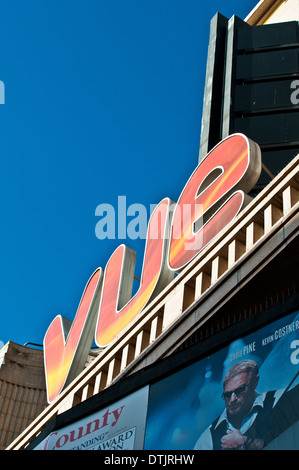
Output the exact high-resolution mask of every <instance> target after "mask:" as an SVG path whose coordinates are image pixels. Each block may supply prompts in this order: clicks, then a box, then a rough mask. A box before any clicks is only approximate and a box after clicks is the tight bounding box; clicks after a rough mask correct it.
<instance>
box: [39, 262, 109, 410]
mask: <svg viewBox="0 0 299 470" xmlns="http://www.w3.org/2000/svg"><path fill="white" fill-rule="evenodd" d="M101 281H102V269H101V268H98V269H97V270H96V271H95V272H94V273H93V274H92V276H91V277H90V279H89V281H88V283H87V285H86V287H85V290H84V292H83V295H82V298H81V301H80V304H79V307H78V310H77V313H76V317H75V319H74V322H73V324H72V323H71V322H70V320H67V319H66V318H64V317H62V316H61V315H57V316H56V317H55V318H54V320H53V321H52V323H51V324H50V326H49V328H48V330H47V332H46V334H45V337H44V363H45V374H46V385H47V395H48V402H49V403H51V402H52V401H53V400H55V398H56V397H57V396H58V395H59V393H60V392H61V391H62V390H63V389H64V388H65V387H66V386H67V385H68V384H69V383H70V382H71V381H72V380H73V379H74V378H75V377H76V376H77V375H78V374H79V373H80V372H81V371H82V370H83V368H84V365H85V363H86V359H87V356H88V352H89V350H90V348H91V345H92V342H93V338H94V329H95V324H96V319H97V312H98V308H99V302H100V300H99V299H100V292H99V291H100V288H101V283H102V282H101Z"/></svg>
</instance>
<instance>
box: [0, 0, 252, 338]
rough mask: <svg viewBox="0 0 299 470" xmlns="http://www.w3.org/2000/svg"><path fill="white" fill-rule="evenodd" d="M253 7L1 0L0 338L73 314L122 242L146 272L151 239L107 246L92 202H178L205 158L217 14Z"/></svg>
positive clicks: (31, 333)
mask: <svg viewBox="0 0 299 470" xmlns="http://www.w3.org/2000/svg"><path fill="white" fill-rule="evenodd" d="M256 3H257V1H252V0H243V1H242V2H239V1H237V0H231V1H227V2H223V1H220V0H217V1H216V0H212V1H210V2H201V1H199V0H188V1H187V2H186V1H182V0H167V1H166V0H151V1H148V0H127V1H124V0H109V1H104V0H97V1H96V0H87V1H86V0H85V1H83V0H80V1H79V0H72V1H70V0H60V1H58V0H51V1H50V0H47V1H46V0H40V1H38V0H27V1H26V2H24V1H21V0H1V2H0V43H1V47H0V80H2V81H3V82H4V85H5V104H4V105H2V106H0V120H1V131H0V214H1V232H0V233H1V235H0V237H1V238H0V240H1V243H0V259H1V279H0V299H1V310H0V312H1V322H0V341H2V342H3V343H6V342H7V341H14V342H16V343H19V344H24V343H26V342H34V343H42V341H43V337H44V334H45V332H46V329H47V328H48V326H49V324H50V323H51V321H52V320H53V318H54V317H55V316H56V315H57V314H62V315H63V316H66V317H67V318H70V319H71V320H72V319H73V318H74V316H75V314H76V310H77V307H78V304H79V301H80V298H81V295H82V292H83V290H84V287H85V285H86V283H87V281H88V279H89V277H90V275H91V274H92V273H93V271H94V270H95V269H96V268H97V267H98V266H101V267H102V268H104V267H105V265H106V262H107V261H108V259H109V257H110V256H111V254H112V252H113V250H114V249H115V248H116V247H117V246H118V245H119V244H120V243H125V244H127V245H128V246H130V247H131V248H133V249H135V250H136V252H137V261H136V274H137V275H140V270H141V267H142V261H143V250H144V240H136V241H133V240H130V239H128V240H118V239H115V240H108V239H106V240H99V239H98V238H97V237H96V233H95V227H96V223H97V222H98V220H99V217H96V215H95V210H96V207H97V206H98V205H99V204H103V203H106V204H111V205H113V206H114V207H115V209H116V210H117V202H118V196H126V203H127V206H130V205H131V204H134V203H139V204H143V205H144V206H146V207H147V208H148V209H149V207H150V204H157V203H158V202H160V200H162V199H163V198H164V197H170V198H171V199H172V200H174V201H176V200H177V198H178V196H179V195H180V193H181V191H182V189H183V187H184V185H185V183H186V181H187V180H188V178H189V176H190V174H191V173H192V172H193V170H194V169H195V167H196V165H197V162H198V150H199V141H200V127H201V115H202V100H203V91H204V82H205V67H206V57H207V47H208V41H209V27H210V20H211V18H212V17H213V16H214V15H215V13H216V12H220V13H222V14H223V15H224V16H226V17H227V18H230V17H231V16H232V15H236V16H238V17H240V18H241V19H244V18H245V17H246V16H247V14H248V13H249V12H250V11H251V10H252V9H253V8H254V6H255V5H256ZM129 220H130V218H128V221H129ZM0 344H1V343H0Z"/></svg>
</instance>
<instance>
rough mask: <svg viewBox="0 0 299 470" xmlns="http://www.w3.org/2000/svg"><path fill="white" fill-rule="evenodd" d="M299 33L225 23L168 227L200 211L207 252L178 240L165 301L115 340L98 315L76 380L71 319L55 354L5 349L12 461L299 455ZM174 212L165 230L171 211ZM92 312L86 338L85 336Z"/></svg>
mask: <svg viewBox="0 0 299 470" xmlns="http://www.w3.org/2000/svg"><path fill="white" fill-rule="evenodd" d="M298 20H299V11H298V3H297V2H296V1H295V0H287V1H283V2H275V1H273V0H268V1H261V2H260V3H258V4H257V6H256V7H255V9H254V10H253V11H252V12H251V13H250V14H249V15H248V17H247V18H246V19H245V20H244V21H243V20H241V19H239V18H237V17H236V16H233V17H232V18H231V19H227V18H225V17H223V16H222V15H220V14H217V15H215V17H214V18H212V20H211V28H210V41H209V49H208V58H207V69H206V85H205V93H204V106H203V116H202V131H201V142H200V151H199V165H198V168H197V169H196V170H195V172H194V173H193V175H191V177H190V180H189V181H188V182H187V183H186V186H185V188H183V190H182V193H181V198H180V199H179V201H178V204H177V205H176V206H174V209H173V218H172V219H171V224H170V228H169V229H170V230H172V232H171V233H174V231H175V227H176V213H177V212H176V211H177V208H178V207H179V203H180V201H182V202H183V201H189V202H190V201H192V200H193V201H194V200H195V199H196V200H197V199H198V198H202V199H200V203H201V204H202V206H204V207H206V210H205V212H204V215H205V218H204V220H203V227H204V228H203V230H202V235H201V241H202V240H203V243H202V245H201V249H200V250H197V251H196V250H193V251H194V253H193V252H192V250H191V253H193V254H191V255H190V253H187V255H186V252H183V251H182V245H181V244H180V241H181V238H179V237H178V238H177V239H176V240H175V241H174V242H173V244H172V242H170V247H168V248H169V249H168V251H167V253H166V255H167V257H168V263H169V265H170V266H172V267H174V268H177V270H176V275H175V276H174V275H173V276H172V278H169V279H166V280H165V276H164V277H163V276H162V277H163V282H164V285H163V288H162V289H160V290H159V291H157V292H155V295H154V296H153V297H152V298H151V300H150V301H149V302H147V303H146V304H145V305H144V306H143V307H142V308H141V309H140V308H139V310H138V312H137V313H136V311H137V310H136V311H135V314H134V315H133V317H132V319H131V320H130V321H125V320H124V322H123V324H121V325H122V326H121V327H119V328H118V330H117V334H112V336H111V329H110V326H111V325H110V324H109V322H108V323H107V322H106V323H105V322H104V321H102V323H101V321H100V320H99V318H101V317H99V318H98V320H97V323H95V322H94V323H91V324H90V325H88V328H87V327H86V328H87V330H88V331H87V330H86V332H85V333H84V334H85V336H86V337H87V336H88V337H89V338H90V337H91V336H93V337H94V336H95V337H96V339H97V344H98V346H99V347H98V348H97V349H93V350H90V351H89V353H88V351H87V353H86V351H85V349H84V346H86V345H85V343H84V344H83V345H81V344H79V343H80V338H81V337H82V336H83V334H81V336H80V335H79V336H78V338H79V339H78V347H77V349H76V351H73V353H74V357H75V359H76V360H75V359H74V360H73V362H72V363H70V366H69V369H68V370H69V371H70V373H69V376H68V378H67V379H66V380H65V381H64V379H62V378H61V377H64V378H66V375H67V374H65V373H64V372H63V367H62V366H64V365H65V363H66V358H65V356H66V355H67V354H66V355H65V356H63V353H61V356H60V362H59V348H61V350H62V351H63V352H64V351H66V349H67V348H68V347H69V346H68V344H67V342H66V343H65V345H64V343H61V335H62V333H61V332H62V329H63V325H62V323H59V320H56V319H55V320H54V321H53V323H52V324H51V326H50V328H49V330H48V332H47V334H46V336H45V341H44V351H43V352H42V351H37V350H36V349H34V348H28V347H26V348H25V347H24V346H19V345H15V344H13V343H9V344H8V345H6V347H5V348H6V349H5V351H3V352H2V356H3V361H4V362H3V364H2V367H1V369H0V380H1V383H2V390H4V385H5V387H6V390H7V391H8V390H9V388H10V389H11V390H15V391H14V392H12V395H11V397H12V396H13V393H14V396H15V401H14V406H12V405H10V404H11V403H12V401H11V400H12V398H11V399H10V404H9V403H8V402H5V396H4V395H5V394H4V393H3V394H2V395H1V399H2V410H4V411H2V412H1V413H2V417H1V426H2V430H6V431H7V429H8V428H9V429H10V430H11V433H12V434H11V435H8V434H7V432H6V431H5V432H6V434H5V432H4V433H3V434H2V435H3V436H7V437H6V439H7V440H6V441H5V442H4V441H2V442H1V445H2V448H6V449H8V450H10V449H12V450H20V449H28V450H33V449H45V450H64V449H74V450H83V449H84V450H85V449H93V450H120V449H126V450H134V449H136V450H137V449H144V450H185V449H186V450H192V449H221V448H225V446H227V447H229V448H237V449H250V450H251V449H253V450H257V449H298V448H299V394H298V388H299V378H298V370H299V299H298V265H299V262H298V261H299V259H298V199H299V196H298V195H299V176H298V164H299V157H298V154H299V131H298V129H299V24H298ZM297 90H298V92H297ZM256 144H258V145H256ZM197 177H198V178H199V179H196V178H197ZM208 177H209V178H208ZM200 178H201V179H200ZM198 181H200V183H201V184H203V186H202V187H201V191H199V183H198ZM192 190H193V192H192ZM242 190H243V191H244V193H246V194H249V196H250V198H251V199H250V200H249V199H248V198H247V196H246V195H244V193H243V192H242ZM190 194H191V196H190ZM215 194H216V195H215ZM188 197H190V198H191V199H188ZM192 198H193V199H192ZM213 198H214V199H213ZM211 201H212V202H211ZM219 201H220V202H219ZM217 202H219V204H218V205H217V204H216V203H217ZM214 203H215V204H216V205H215V207H216V210H214V211H213V207H214V206H213V204H214ZM245 203H246V204H245ZM205 204H206V206H205ZM164 206H165V212H163V210H164V209H163V208H164ZM202 206H201V207H202ZM161 207H162V212H161V213H162V219H163V214H164V215H165V227H166V225H167V223H166V220H168V219H167V218H168V212H167V211H168V208H169V207H170V202H169V201H163V204H162V205H161ZM195 219H196V217H194V219H192V223H193V222H194V227H195ZM196 220H197V219H196ZM191 225H192V224H191ZM192 227H193V225H192ZM192 233H193V235H194V240H195V237H196V229H195V228H194V230H193V232H192ZM194 233H195V234H194ZM170 239H171V237H170ZM171 240H172V239H171ZM194 240H193V239H192V238H191V239H188V240H187V241H188V243H192V241H194ZM205 241H206V242H205ZM159 246H160V245H159ZM148 248H150V247H149V243H148ZM160 248H161V250H162V251H163V249H164V248H163V246H162V245H161V246H160ZM122 250H123V251H124V250H125V249H124V248H123V247H120V248H119V251H117V253H116V254H120V255H121V254H122V253H121V251H122ZM116 254H114V255H113V257H111V260H112V259H113V260H115V262H116V261H117V257H116ZM145 254H146V250H145ZM164 255H165V253H164ZM164 255H163V256H164ZM161 256H162V255H161ZM180 256H181V258H180ZM184 256H187V258H184ZM188 256H189V258H188ZM152 259H153V260H154V261H155V260H156V258H155V256H153V257H152ZM158 259H160V258H157V260H158ZM161 259H162V258H161ZM156 264H157V263H154V262H153V263H152V265H153V267H152V270H153V272H151V273H150V274H152V275H154V274H155V272H154V270H155V267H156ZM161 266H162V262H161ZM161 266H159V269H158V271H159V272H160V273H161V272H162V267H161ZM108 268H109V265H108V264H107V267H106V271H105V276H106V278H107V277H108V274H109V269H108ZM173 271H175V269H173ZM163 272H164V271H163ZM131 274H132V273H131ZM143 274H144V275H145V273H143ZM100 276H101V273H100V272H97V273H94V276H93V277H92V278H91V279H90V281H89V283H88V284H87V287H86V290H85V291H84V295H86V296H87V297H88V295H89V288H92V294H93V296H91V297H90V299H91V300H90V303H89V304H88V305H89V307H88V308H89V309H90V311H91V310H99V308H100V306H99V298H100V295H97V293H98V291H97V289H99V292H100V288H99V285H100V284H99V279H100ZM111 276H112V274H111ZM106 278H105V279H106ZM111 279H113V278H112V277H111ZM93 281H94V286H93V287H90V286H91V285H92V282H93ZM145 282H146V281H145V280H144V283H145ZM109 285H110V284H109ZM103 286H104V283H102V284H101V289H103V291H101V292H102V294H101V295H102V296H103V299H105V296H104V294H105V290H104V287H103ZM141 289H142V286H141ZM108 294H109V292H108ZM108 294H107V296H108V297H109V295H108ZM136 295H137V297H136V299H138V300H139V301H140V302H141V300H140V299H141V295H140V297H138V294H136ZM95 296H96V297H95ZM87 297H86V298H87ZM95 298H96V299H97V300H95ZM133 300H134V299H133ZM127 302H128V299H127ZM104 304H105V302H104V300H102V302H101V308H103V305H104ZM129 304H130V302H128V304H126V307H127V306H128V305H129ZM139 305H140V304H139ZM80 308H81V304H80V306H79V309H78V312H77V316H76V319H75V320H74V322H73V327H74V328H73V330H70V334H73V335H75V333H74V331H75V327H76V328H78V329H79V330H80V328H81V330H82V331H83V329H84V328H85V326H86V323H85V324H84V321H83V320H84V319H85V320H86V318H87V317H86V316H85V317H84V312H83V313H82V315H83V317H82V318H83V320H82V319H81V320H82V322H83V323H81V326H80V322H79V320H80V318H79V317H80V315H79V314H81V313H80V312H81V310H80ZM136 308H137V307H136ZM122 310H123V309H121V310H120V311H119V313H118V315H120V318H124V317H123V316H122ZM128 310H130V309H129V308H128ZM88 311H89V310H88ZM87 315H88V314H87ZM103 316H104V314H103ZM88 318H89V317H88ZM82 325H83V326H82ZM60 327H61V330H59V328H60ZM81 330H80V331H81ZM72 331H73V333H72ZM59 334H60V337H59ZM109 335H110V336H109ZM59 338H60V343H59V341H58V340H59ZM54 340H55V341H54ZM56 340H57V341H58V343H57V342H56ZM53 344H54V345H55V349H54V346H53ZM57 344H58V346H59V347H57ZM100 346H103V347H100ZM51 348H52V349H51ZM51 351H54V352H53V353H52V354H51ZM57 351H58V352H57ZM68 351H70V349H68ZM43 354H44V356H45V364H46V371H44V368H43ZM85 355H86V358H85ZM20 357H26V360H27V363H26V364H27V366H28V370H29V368H30V367H31V366H32V365H34V364H35V365H36V367H35V369H33V367H31V370H34V372H31V373H30V376H29V375H28V376H26V374H25V375H24V374H23V376H22V377H21V376H20V375H18V376H17V378H15V379H13V381H14V383H12V379H11V377H13V376H14V375H13V371H14V370H15V368H16V367H17V366H18V361H19V362H20ZM82 358H83V359H84V364H83V367H82V366H81V365H80V364H81V363H82ZM34 361H35V362H34ZM80 361H81V362H80ZM80 367H81V369H80ZM25 370H27V369H26V368H25ZM54 372H55V373H54ZM45 375H46V380H45V379H44V376H45ZM69 377H71V379H70V378H69ZM29 379H30V380H29ZM9 381H10V382H11V383H9ZM26 381H27V382H26ZM17 382H18V383H17ZM60 382H61V384H60ZM59 384H60V385H59ZM16 387H18V391H19V392H17V391H16V390H17V388H16ZM25 389H26V393H27V395H26V393H25ZM20 390H22V393H23V396H24V397H25V396H26V397H27V398H26V399H25V402H26V403H25V404H23V405H20V404H19V405H18V406H19V409H25V408H26V407H27V408H26V409H27V416H28V420H27V422H26V426H25V427H24V423H25V418H24V415H25V414H26V413H23V415H22V416H23V418H22V419H23V426H21V424H20V418H19V420H18V418H17V417H16V407H17V405H16V397H17V396H18V393H19V395H20V393H21V392H20ZM28 390H30V393H31V395H30V393H29V392H28ZM46 392H47V393H46ZM7 393H8V392H7ZM46 395H47V396H48V403H46V401H47V399H46ZM6 396H7V395H6ZM23 401H24V400H23ZM20 402H21V400H20V401H19V403H20ZM246 403H247V404H248V403H250V407H249V408H248V407H247V409H246V411H244V414H243V415H242V404H245V405H244V407H243V409H244V410H245V408H246ZM38 406H39V407H41V408H42V409H40V408H38ZM13 408H14V411H13ZM29 408H30V410H31V412H30V413H29V412H28V410H29ZM241 415H242V419H241V420H240V416H241ZM19 416H20V414H19ZM238 420H239V425H237V424H236V423H237V421H238ZM14 429H15V431H13V430H14ZM232 436H233V438H234V441H233V439H232Z"/></svg>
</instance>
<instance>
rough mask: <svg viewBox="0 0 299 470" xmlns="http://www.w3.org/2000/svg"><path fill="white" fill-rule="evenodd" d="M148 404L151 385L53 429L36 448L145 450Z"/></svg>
mask: <svg viewBox="0 0 299 470" xmlns="http://www.w3.org/2000/svg"><path fill="white" fill-rule="evenodd" d="M147 405H148V387H144V388H142V389H140V390H138V391H137V392H135V393H132V394H131V395H128V396H127V397H124V398H123V399H121V400H119V401H117V402H115V403H113V404H111V405H109V407H106V408H104V409H102V410H100V411H97V412H95V413H93V414H91V415H89V416H87V417H85V418H83V419H81V420H79V421H76V422H74V423H72V424H70V425H69V426H65V427H63V428H61V429H58V430H57V431H53V432H52V433H51V434H50V435H49V436H48V437H47V438H45V439H44V440H43V441H42V442H41V443H40V444H39V445H38V446H37V447H35V450H110V451H111V450H136V449H142V448H143V442H144V432H145V420H146V413H147ZM136 409H137V410H138V413H136Z"/></svg>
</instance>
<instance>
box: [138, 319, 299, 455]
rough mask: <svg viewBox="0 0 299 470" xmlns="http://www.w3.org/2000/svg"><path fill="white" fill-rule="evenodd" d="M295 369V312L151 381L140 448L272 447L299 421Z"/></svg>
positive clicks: (298, 330)
mask: <svg viewBox="0 0 299 470" xmlns="http://www.w3.org/2000/svg"><path fill="white" fill-rule="evenodd" d="M298 368H299V311H296V312H293V313H291V314H289V315H288V316H285V317H283V318H280V319H279V320H277V321H275V322H273V323H271V324H269V325H267V326H265V327H263V328H261V329H259V330H257V331H255V332H254V333H252V334H250V335H247V336H245V337H242V338H240V339H238V340H236V341H234V342H232V343H231V344H230V345H229V346H228V347H225V348H223V349H221V350H219V351H217V352H216V353H214V354H213V355H211V356H209V357H206V358H204V359H202V360H200V361H198V362H196V363H194V364H192V365H191V366H189V367H187V368H185V369H184V370H181V371H179V372H176V373H175V374H173V375H171V376H169V377H167V378H165V379H163V380H161V381H159V382H157V383H155V384H153V385H152V386H151V388H150V395H149V408H148V418H147V426H146V434H145V447H144V448H145V449H148V450H151V449H157V450H158V449H163V450H179V449H180V450H193V449H198V450H202V449H204V450H214V449H219V450H221V449H250V450H251V449H254V450H258V449H264V448H267V446H269V445H270V446H271V442H272V443H273V442H274V439H277V437H278V436H282V434H283V433H286V432H290V428H291V426H296V422H298V420H299V392H298V388H299V379H298ZM297 424H298V423H297ZM280 438H281V437H280ZM272 445H273V444H272ZM297 445H298V442H297Z"/></svg>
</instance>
